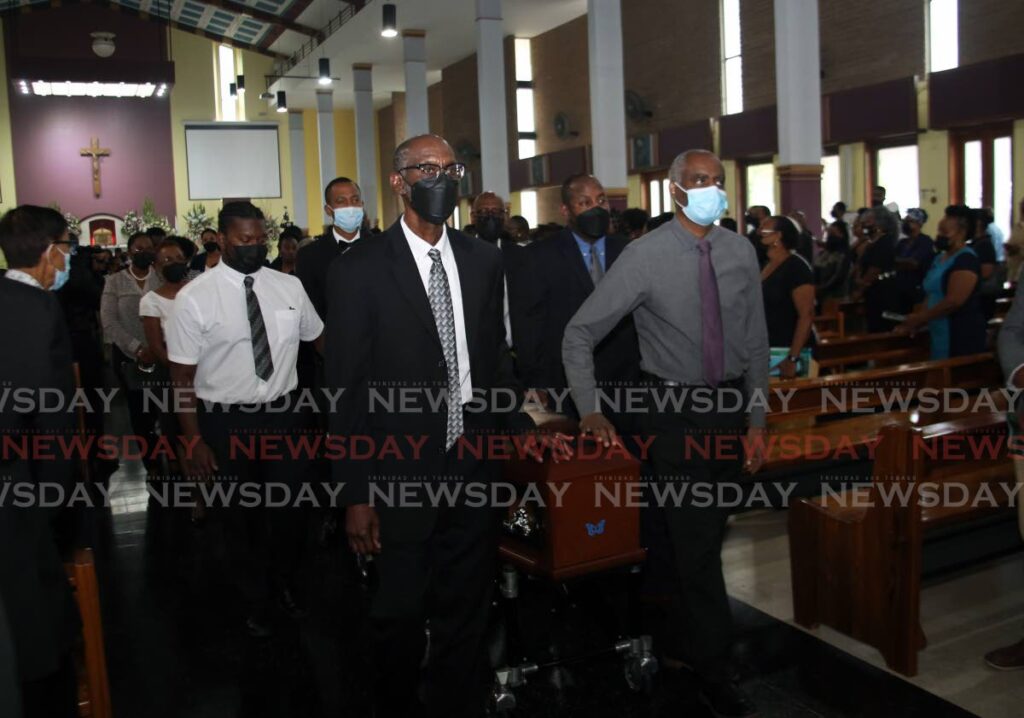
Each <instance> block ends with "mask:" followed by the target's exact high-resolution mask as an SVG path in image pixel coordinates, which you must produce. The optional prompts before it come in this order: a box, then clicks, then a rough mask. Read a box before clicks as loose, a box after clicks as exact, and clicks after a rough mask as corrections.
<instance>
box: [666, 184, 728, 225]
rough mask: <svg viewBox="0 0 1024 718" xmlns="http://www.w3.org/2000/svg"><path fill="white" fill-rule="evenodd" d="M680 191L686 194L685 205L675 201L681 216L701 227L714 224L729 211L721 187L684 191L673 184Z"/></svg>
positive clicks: (713, 186)
mask: <svg viewBox="0 0 1024 718" xmlns="http://www.w3.org/2000/svg"><path fill="white" fill-rule="evenodd" d="M674 184H675V186H676V187H678V188H679V190H680V191H682V192H685V193H686V198H687V204H686V205H685V206H684V205H683V203H682V202H680V201H679V200H676V204H678V205H679V208H680V209H682V210H683V214H685V215H686V216H687V217H689V218H690V219H691V220H693V221H694V222H695V223H697V224H699V225H701V226H702V227H707V226H708V225H711V224H714V223H715V222H717V221H718V219H719V218H720V217H721V216H722V215H723V214H724V213H725V210H727V209H729V197H728V195H726V194H725V190H723V189H722V188H721V187H718V186H715V185H712V186H711V187H695V188H693V189H689V190H688V189H684V188H683V186H682V185H681V184H679V183H678V182H675V183H674Z"/></svg>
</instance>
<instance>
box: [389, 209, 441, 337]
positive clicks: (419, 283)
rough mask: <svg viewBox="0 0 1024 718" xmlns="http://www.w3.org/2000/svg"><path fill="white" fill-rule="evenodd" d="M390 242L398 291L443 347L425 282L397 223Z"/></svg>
mask: <svg viewBox="0 0 1024 718" xmlns="http://www.w3.org/2000/svg"><path fill="white" fill-rule="evenodd" d="M387 237H388V240H389V241H390V242H391V248H390V249H391V255H392V260H393V261H392V262H391V273H392V275H393V276H394V278H395V283H396V284H397V285H398V290H399V292H401V294H402V296H404V297H405V299H406V301H407V302H408V303H409V305H410V307H411V308H412V310H413V314H415V315H416V317H417V318H418V319H419V321H420V323H421V324H423V326H424V328H425V329H426V330H427V331H428V332H429V333H430V336H431V337H433V339H434V341H435V342H436V343H437V345H438V346H439V347H440V346H441V338H440V337H439V336H438V334H437V324H436V323H435V322H434V313H433V311H431V309H430V300H429V299H427V292H426V290H425V289H424V288H423V280H422V279H421V278H420V271H419V269H418V268H417V267H416V260H415V259H413V256H412V252H411V251H409V245H408V243H407V242H406V241H405V233H404V232H403V231H402V227H401V225H400V224H399V223H398V222H396V223H395V224H394V225H392V226H391V229H389V230H388V234H387Z"/></svg>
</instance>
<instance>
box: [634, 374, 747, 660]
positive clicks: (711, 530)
mask: <svg viewBox="0 0 1024 718" xmlns="http://www.w3.org/2000/svg"><path fill="white" fill-rule="evenodd" d="M723 386H725V387H728V388H730V389H737V388H739V386H740V385H739V383H737V382H734V383H731V384H727V385H723ZM649 389H650V392H651V393H650V394H649V397H651V398H653V396H654V393H655V392H667V393H669V394H672V393H675V392H681V391H682V389H680V388H670V387H663V386H653V387H649ZM691 391H692V388H691ZM721 397H724V394H721V395H718V396H716V399H715V401H714V405H715V408H714V409H713V410H710V411H709V410H707V407H704V406H700V405H695V404H694V401H692V400H691V399H689V398H686V399H683V400H682V401H681V402H680V403H679V405H678V410H676V406H675V405H674V403H673V402H667V403H665V404H664V405H663V409H662V410H661V411H658V410H657V408H656V406H655V405H654V404H653V402H650V401H649V402H648V411H647V414H646V416H645V425H646V431H645V433H646V434H647V436H648V437H649V438H653V443H652V444H651V448H650V463H651V469H652V473H653V476H652V477H651V480H652V481H654V482H658V483H660V484H669V483H675V482H689V483H690V485H691V486H690V488H691V489H692V488H693V487H694V485H695V484H696V483H700V484H702V485H704V486H715V485H717V484H720V483H721V482H726V481H735V480H737V479H739V478H740V477H741V469H742V462H743V460H742V458H738V456H737V454H742V451H739V452H736V451H735V449H736V446H735V445H732V446H730V445H728V444H726V443H725V441H724V438H725V437H736V436H742V435H743V434H745V433H746V414H745V412H744V410H743V409H744V408H745V407H742V406H741V407H737V408H735V409H733V408H732V407H729V406H728V405H729V404H733V405H735V404H739V403H741V402H737V401H736V400H735V396H732V397H729V398H728V400H725V399H724V398H723V400H722V401H719V398H721ZM722 407H726V408H724V409H723V408H722ZM714 437H718V438H719V439H722V440H723V441H722V443H721V444H720V446H722V447H723V451H722V452H721V454H717V453H715V450H714V449H713V448H712V456H710V457H708V456H705V455H704V454H703V453H702V452H700V451H695V450H694V448H693V447H694V446H695V445H700V446H712V447H714V446H715V442H714V440H713V439H714ZM691 496H693V497H694V498H696V496H697V495H691V494H690V493H689V491H688V492H687V493H685V494H683V500H681V501H676V500H671V501H665V502H664V505H663V506H661V508H660V513H661V515H662V518H663V519H664V522H663V525H664V527H665V529H667V538H668V542H667V543H668V544H669V545H670V546H671V551H672V554H673V555H672V557H671V559H670V561H671V565H672V566H673V567H674V569H675V577H674V578H675V579H676V580H675V586H674V589H675V590H674V591H672V601H671V604H672V605H671V610H670V612H669V626H668V630H667V635H668V637H669V640H670V641H671V643H673V644H674V645H671V646H667V647H666V648H667V650H668V652H669V653H670V654H672V655H674V656H676V657H678V658H680V659H682V660H684V661H686V662H687V663H688V664H689V665H690V666H692V667H693V669H694V670H695V671H696V672H697V673H698V674H699V675H701V676H703V677H705V678H708V679H711V680H716V679H719V678H723V677H725V675H726V674H727V672H728V671H729V654H730V649H731V644H732V630H733V627H732V615H731V612H730V610H729V599H728V596H727V594H726V591H725V578H724V576H723V575H722V557H721V554H722V540H723V538H724V536H725V527H726V522H727V520H728V518H729V514H730V513H731V508H730V507H727V506H721V505H719V504H718V503H717V502H714V503H712V502H710V501H707V500H705V499H706V498H707V495H704V496H702V497H701V498H700V500H690V498H691ZM666 549H667V547H666ZM651 559H652V561H653V562H654V563H659V562H660V563H662V564H666V563H668V559H667V557H665V556H652V557H651Z"/></svg>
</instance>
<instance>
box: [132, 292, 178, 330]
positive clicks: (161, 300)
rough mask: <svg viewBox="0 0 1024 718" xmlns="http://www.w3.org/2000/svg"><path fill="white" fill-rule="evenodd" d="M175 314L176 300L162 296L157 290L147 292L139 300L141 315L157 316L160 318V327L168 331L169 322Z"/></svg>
mask: <svg viewBox="0 0 1024 718" xmlns="http://www.w3.org/2000/svg"><path fill="white" fill-rule="evenodd" d="M172 314H174V300H173V299H168V298H167V297H162V296H160V295H159V294H157V293H156V292H155V291H151V292H146V293H145V294H143V295H142V299H141V300H139V316H140V317H156V318H157V319H159V320H160V329H161V331H163V332H164V333H165V334H166V333H167V322H168V321H169V320H170V318H171V315H172Z"/></svg>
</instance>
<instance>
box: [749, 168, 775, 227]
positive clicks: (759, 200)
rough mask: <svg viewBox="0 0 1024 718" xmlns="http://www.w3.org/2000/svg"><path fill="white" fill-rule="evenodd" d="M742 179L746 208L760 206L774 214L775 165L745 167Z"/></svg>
mask: <svg viewBox="0 0 1024 718" xmlns="http://www.w3.org/2000/svg"><path fill="white" fill-rule="evenodd" d="M743 179H744V195H745V196H744V199H745V200H746V208H747V209H750V208H751V207H753V206H754V205H756V204H761V205H764V206H765V207H767V208H768V211H769V212H771V213H772V214H775V165H773V164H772V163H771V162H765V163H763V164H756V165H747V167H746V170H745V172H744V175H743Z"/></svg>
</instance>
